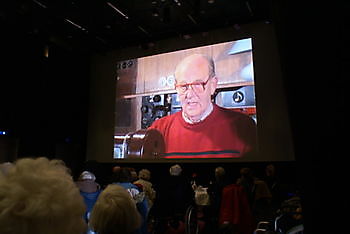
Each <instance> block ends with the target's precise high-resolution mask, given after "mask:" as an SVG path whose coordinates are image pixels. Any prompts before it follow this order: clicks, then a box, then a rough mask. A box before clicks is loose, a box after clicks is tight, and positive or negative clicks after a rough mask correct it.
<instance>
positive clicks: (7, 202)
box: [0, 157, 86, 234]
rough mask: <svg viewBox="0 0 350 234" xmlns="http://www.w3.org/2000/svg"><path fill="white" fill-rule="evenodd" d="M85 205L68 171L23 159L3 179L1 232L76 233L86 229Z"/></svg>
mask: <svg viewBox="0 0 350 234" xmlns="http://www.w3.org/2000/svg"><path fill="white" fill-rule="evenodd" d="M84 212H85V205H84V201H83V198H82V197H81V195H80V193H79V190H78V188H77V187H76V185H75V184H74V182H73V180H72V177H71V176H70V175H69V174H68V173H67V168H66V167H65V166H64V165H62V164H58V163H56V162H54V161H50V160H49V159H47V158H45V157H40V158H36V159H34V158H22V159H19V160H17V161H16V162H15V163H14V166H13V167H12V168H11V169H10V170H9V172H8V174H7V175H6V176H4V177H2V178H0V233H2V234H5V233H16V234H27V233H36V234H47V233H53V234H56V233H57V234H62V233H66V234H75V233H82V232H84V231H85V230H86V224H85V222H84V220H83V215H84Z"/></svg>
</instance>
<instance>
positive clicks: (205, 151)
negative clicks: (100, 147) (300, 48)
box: [114, 38, 258, 160]
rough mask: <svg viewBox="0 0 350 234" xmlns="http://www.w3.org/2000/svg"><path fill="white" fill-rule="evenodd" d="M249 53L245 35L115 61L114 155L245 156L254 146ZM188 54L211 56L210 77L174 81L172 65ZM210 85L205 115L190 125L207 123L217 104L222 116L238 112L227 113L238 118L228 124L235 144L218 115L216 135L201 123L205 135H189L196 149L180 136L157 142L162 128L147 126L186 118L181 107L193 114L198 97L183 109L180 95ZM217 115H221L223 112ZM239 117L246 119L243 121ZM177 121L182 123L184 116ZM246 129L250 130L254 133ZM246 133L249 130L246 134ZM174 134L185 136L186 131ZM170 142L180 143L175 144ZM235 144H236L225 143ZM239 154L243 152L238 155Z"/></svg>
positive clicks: (182, 157) (255, 119)
mask: <svg viewBox="0 0 350 234" xmlns="http://www.w3.org/2000/svg"><path fill="white" fill-rule="evenodd" d="M252 52H253V49H252V39H250V38H247V39H242V40H237V41H230V42H225V43H218V44H213V45H208V46H202V47H196V48H191V49H186V50H180V51H175V52H170V53H163V54H157V55H153V56H148V57H141V58H136V59H130V60H126V61H120V62H118V63H117V67H116V69H117V77H116V90H117V91H116V92H117V93H116V96H117V100H116V105H115V130H114V135H115V137H114V138H115V145H114V158H115V159H130V158H132V159H140V158H143V159H151V160H152V159H164V158H165V159H171V158H176V159H188V158H206V159H210V158H240V157H243V156H244V155H249V150H250V149H253V148H254V149H256V145H255V142H256V139H255V138H256V132H255V130H256V129H255V126H256V123H257V121H258V120H257V118H256V106H255V89H254V88H255V86H254V65H253V53H252ZM191 54H204V55H206V56H209V57H211V58H212V59H213V61H214V64H215V78H213V79H208V80H205V79H204V78H202V77H197V78H198V79H196V80H191V82H185V81H181V82H185V83H181V84H179V83H177V82H179V80H178V79H179V77H178V76H176V80H175V69H176V66H177V65H178V64H179V63H180V61H182V60H183V59H184V58H185V57H187V56H189V55H191ZM179 74H180V73H179ZM193 81H194V82H193ZM206 82H207V83H206ZM213 85H216V86H213ZM175 87H177V89H175ZM179 87H181V88H184V90H185V91H184V94H182V93H179V92H178V91H179V89H178V88H179ZM211 87H216V89H215V92H213V93H212V95H211V97H209V98H211V101H212V103H214V104H213V106H214V108H209V107H208V108H206V109H205V110H208V111H207V112H208V113H210V114H209V115H208V117H207V118H206V121H202V123H200V124H197V125H196V126H199V125H201V124H204V123H205V122H208V121H209V120H210V119H211V117H210V116H212V115H213V114H212V113H215V114H216V113H217V110H218V109H220V108H217V107H222V108H226V109H228V110H229V111H230V113H229V114H228V115H231V112H235V113H236V112H238V113H240V114H232V116H235V117H234V118H236V119H239V121H241V122H240V124H238V125H237V126H235V127H234V131H235V132H236V133H238V132H239V134H241V135H240V139H243V140H237V142H238V141H239V143H237V144H236V143H229V142H227V141H228V140H229V139H230V135H231V132H230V131H229V130H228V129H227V128H226V127H225V125H222V124H221V123H224V122H225V121H226V122H227V121H231V120H227V119H225V118H223V119H220V121H216V120H215V121H216V126H217V127H219V128H220V127H222V129H221V130H220V131H221V135H220V136H219V135H217V136H216V134H219V133H220V132H219V133H217V132H218V131H216V130H215V128H209V129H205V128H204V127H203V129H204V132H205V134H206V135H205V136H203V137H199V138H198V139H197V138H193V139H196V140H198V141H197V142H193V143H191V144H193V145H201V147H202V149H199V148H198V150H197V149H195V148H194V149H193V150H191V149H192V148H193V147H194V146H188V147H189V148H186V146H185V145H187V144H189V143H188V142H189V140H188V139H187V140H184V139H182V138H183V137H177V139H172V140H169V139H168V140H167V139H166V137H164V140H165V142H163V137H162V136H164V135H165V132H164V131H163V132H162V131H161V130H160V129H159V128H158V127H155V126H154V125H152V124H154V122H155V121H156V120H158V119H161V118H164V117H166V116H170V115H174V116H175V115H178V116H180V115H181V116H186V112H187V110H189V112H188V113H190V114H191V113H192V112H193V113H195V112H194V111H195V106H196V105H197V104H198V103H200V101H191V102H188V105H187V107H185V105H183V104H184V103H185V102H187V101H185V98H184V95H186V96H189V94H188V93H192V94H193V93H195V95H197V94H198V93H197V92H199V95H198V96H201V95H202V96H203V95H204V93H205V92H207V91H206V88H207V90H209V89H211ZM187 89H189V90H187ZM208 92H209V91H208ZM209 95H210V94H209ZM181 98H182V99H181ZM187 98H188V97H187ZM198 100H199V99H198ZM191 105H192V106H191ZM182 108H187V109H186V110H184V111H183V112H184V114H182V112H181V111H182ZM191 108H192V109H191ZM198 108H199V104H198ZM191 111H192V112H191ZM178 112H179V113H178ZM203 113H205V111H204V112H203ZM220 113H221V112H220ZM219 115H220V116H221V115H224V116H226V114H219ZM241 116H244V117H241ZM209 117H210V118H209ZM245 117H248V120H246V119H245ZM182 119H184V120H185V122H186V117H184V118H182ZM243 119H245V120H243ZM162 120H165V118H164V119H162ZM248 122H249V123H248ZM250 122H251V123H250ZM251 125H254V127H253V128H251ZM151 126H152V127H151ZM203 126H204V125H203ZM248 126H250V127H248ZM155 129H156V130H155ZM175 129H179V128H178V127H176V126H173V129H172V130H171V131H169V133H166V135H167V136H168V135H169V136H173V137H175V136H176V134H175V132H176V131H177V130H175ZM251 129H254V132H252V130H251ZM158 130H159V131H160V132H162V134H160V132H159V131H158ZM198 131H199V130H198ZM247 132H250V133H249V134H250V135H249V134H248V133H247ZM236 133H234V134H236ZM177 134H182V135H181V136H186V134H188V132H186V131H184V132H179V133H177ZM232 134H233V133H232ZM208 135H209V136H210V137H208ZM248 135H249V136H248ZM179 136H180V135H179ZM189 136H190V135H189ZM191 138H192V137H191ZM248 138H254V139H248ZM215 139H216V140H215ZM247 139H248V140H247ZM246 140H247V141H249V144H250V143H251V144H254V145H253V146H252V147H250V146H246V145H244V144H245V143H244V142H245V141H246ZM172 142H174V143H172ZM176 142H178V143H176ZM225 142H226V143H225ZM176 144H180V146H179V148H177V146H176ZM235 144H236V146H231V145H235ZM204 145H205V147H204ZM177 149H178V150H177ZM242 152H245V153H247V154H244V155H243V153H242ZM244 157H245V156H244Z"/></svg>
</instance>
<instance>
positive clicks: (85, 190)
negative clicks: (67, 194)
mask: <svg viewBox="0 0 350 234" xmlns="http://www.w3.org/2000/svg"><path fill="white" fill-rule="evenodd" d="M76 185H77V186H78V188H79V190H80V194H81V195H82V197H83V198H84V202H85V205H86V212H85V215H84V218H85V221H86V222H87V223H88V222H89V218H90V212H91V210H92V208H93V206H94V204H95V203H96V200H97V198H98V196H99V195H100V193H101V191H102V190H101V186H100V185H99V184H98V183H96V177H95V175H94V174H93V173H92V172H90V171H83V172H82V173H81V174H80V176H79V178H78V181H76ZM88 232H90V230H88Z"/></svg>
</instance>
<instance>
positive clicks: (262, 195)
mask: <svg viewBox="0 0 350 234" xmlns="http://www.w3.org/2000/svg"><path fill="white" fill-rule="evenodd" d="M240 175H241V176H240V178H238V180H237V184H238V185H241V186H243V187H244V189H245V191H246V193H247V196H248V201H249V204H250V207H251V210H252V212H253V215H254V217H255V218H256V220H257V221H260V220H269V219H271V218H272V216H273V214H272V207H271V199H272V195H271V192H270V190H269V188H268V186H267V184H266V182H265V181H263V180H261V179H259V178H257V177H255V176H254V172H253V170H252V169H251V168H247V167H245V168H242V169H241V170H240Z"/></svg>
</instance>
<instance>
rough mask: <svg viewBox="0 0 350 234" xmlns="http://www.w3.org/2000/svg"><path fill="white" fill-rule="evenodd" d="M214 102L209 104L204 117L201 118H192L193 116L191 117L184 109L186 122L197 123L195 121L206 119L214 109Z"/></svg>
mask: <svg viewBox="0 0 350 234" xmlns="http://www.w3.org/2000/svg"><path fill="white" fill-rule="evenodd" d="M213 109H214V108H213V103H210V105H209V106H208V108H207V109H206V110H205V111H204V113H203V115H202V117H201V118H200V119H199V120H196V121H194V120H192V119H191V118H189V117H188V116H187V115H186V114H185V112H184V111H182V118H183V119H184V120H185V122H186V123H189V124H195V123H199V122H202V121H203V120H205V119H206V118H207V117H208V116H209V115H210V113H211V112H212V111H213Z"/></svg>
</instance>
